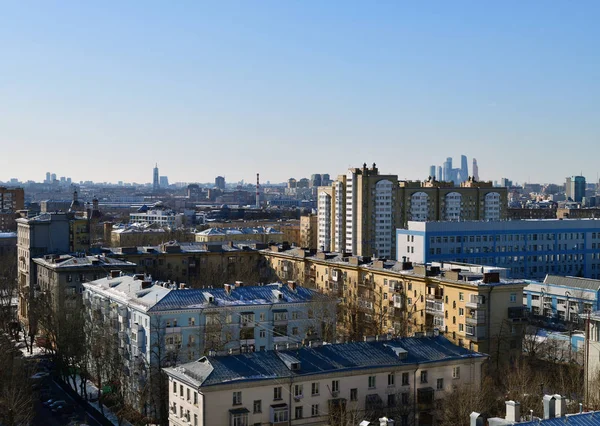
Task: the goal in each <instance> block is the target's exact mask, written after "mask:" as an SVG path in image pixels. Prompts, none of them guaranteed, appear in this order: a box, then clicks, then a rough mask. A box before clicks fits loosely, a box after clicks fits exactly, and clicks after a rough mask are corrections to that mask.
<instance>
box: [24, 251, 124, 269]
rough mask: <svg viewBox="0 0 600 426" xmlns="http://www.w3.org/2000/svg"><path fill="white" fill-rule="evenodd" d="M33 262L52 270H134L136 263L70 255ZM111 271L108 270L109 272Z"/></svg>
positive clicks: (39, 259)
mask: <svg viewBox="0 0 600 426" xmlns="http://www.w3.org/2000/svg"><path fill="white" fill-rule="evenodd" d="M33 261H34V262H35V263H36V264H38V265H41V266H44V267H46V268H51V269H67V268H68V269H71V268H105V267H106V268H111V269H114V268H117V267H118V268H124V267H128V268H134V267H135V263H132V262H127V261H125V260H119V259H114V258H110V257H106V256H101V255H95V256H72V255H70V254H63V255H58V254H57V255H46V256H44V257H38V258H35V259H33ZM109 271H110V270H109V269H108V270H107V272H109Z"/></svg>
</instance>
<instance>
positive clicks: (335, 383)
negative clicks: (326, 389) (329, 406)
mask: <svg viewBox="0 0 600 426" xmlns="http://www.w3.org/2000/svg"><path fill="white" fill-rule="evenodd" d="M339 391H340V381H339V380H332V381H331V392H339Z"/></svg>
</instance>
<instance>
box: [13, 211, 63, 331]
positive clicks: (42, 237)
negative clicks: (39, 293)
mask: <svg viewBox="0 0 600 426" xmlns="http://www.w3.org/2000/svg"><path fill="white" fill-rule="evenodd" d="M69 233H70V225H69V217H68V215H67V213H55V214H48V213H46V214H42V215H39V216H36V217H33V218H29V219H25V218H20V219H17V256H18V262H17V265H18V281H19V318H20V320H22V321H24V322H25V323H27V321H28V310H29V301H30V300H32V298H33V295H34V289H35V285H36V278H37V270H36V266H37V265H36V263H35V262H34V258H36V257H40V256H43V255H45V254H51V253H68V252H69V248H70V236H69Z"/></svg>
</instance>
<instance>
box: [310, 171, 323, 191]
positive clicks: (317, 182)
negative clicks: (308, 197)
mask: <svg viewBox="0 0 600 426" xmlns="http://www.w3.org/2000/svg"><path fill="white" fill-rule="evenodd" d="M310 186H311V187H313V188H315V187H318V186H321V175H320V174H313V175H311V176H310Z"/></svg>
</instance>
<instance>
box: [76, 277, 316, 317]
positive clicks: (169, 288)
mask: <svg viewBox="0 0 600 426" xmlns="http://www.w3.org/2000/svg"><path fill="white" fill-rule="evenodd" d="M144 283H145V284H144ZM84 286H85V287H86V288H87V289H89V290H91V291H94V292H97V293H101V294H103V295H104V296H106V297H111V298H114V299H119V300H121V301H122V302H127V303H132V304H136V305H137V306H138V307H140V308H142V309H143V310H146V311H152V312H157V311H175V310H181V309H204V308H219V307H233V306H238V307H239V306H256V305H285V304H290V303H306V302H310V301H311V300H313V298H315V297H318V296H319V293H317V292H315V291H314V290H310V289H308V288H305V287H300V286H297V287H296V289H295V290H292V289H291V288H290V287H289V286H287V285H283V284H280V283H275V284H267V285H259V286H244V285H243V284H242V286H240V287H236V286H235V285H233V284H232V285H230V286H229V287H230V289H231V290H230V291H229V292H228V291H227V290H226V289H225V288H206V289H188V288H182V289H180V288H179V287H178V286H177V285H176V284H175V283H171V282H158V281H154V282H152V281H151V278H150V277H145V278H143V277H141V276H139V275H120V276H118V277H115V278H112V277H110V276H109V277H106V278H102V279H99V280H95V281H91V282H89V283H86V284H84Z"/></svg>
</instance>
